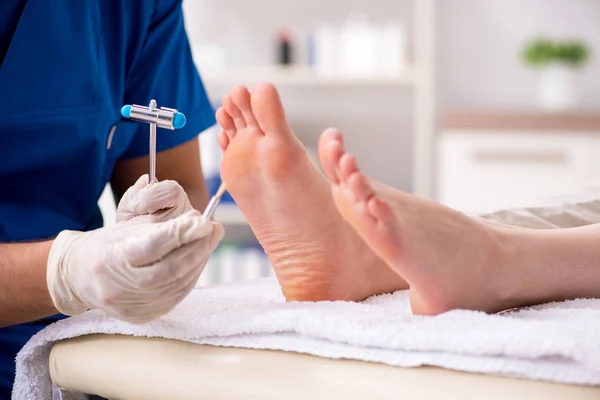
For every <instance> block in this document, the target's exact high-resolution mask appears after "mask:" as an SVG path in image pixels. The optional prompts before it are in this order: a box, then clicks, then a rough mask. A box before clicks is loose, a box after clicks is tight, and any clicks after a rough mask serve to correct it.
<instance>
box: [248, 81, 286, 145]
mask: <svg viewBox="0 0 600 400" xmlns="http://www.w3.org/2000/svg"><path fill="white" fill-rule="evenodd" d="M250 103H251V105H252V110H253V112H254V116H255V117H256V121H257V122H258V125H259V126H260V128H261V129H262V131H263V132H264V133H265V134H267V135H269V134H278V135H281V136H287V137H289V138H292V137H293V136H294V133H293V132H292V130H291V129H290V127H289V124H288V122H287V120H286V118H285V111H284V110H283V104H282V103H281V99H280V97H279V93H278V92H277V89H276V88H275V86H274V85H272V84H269V83H264V84H260V85H257V86H255V87H254V89H252V94H251V96H250Z"/></svg>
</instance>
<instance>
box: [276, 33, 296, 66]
mask: <svg viewBox="0 0 600 400" xmlns="http://www.w3.org/2000/svg"><path fill="white" fill-rule="evenodd" d="M292 52H293V47H292V38H291V34H290V33H289V31H288V30H287V29H285V28H283V29H280V31H279V34H278V35H277V63H278V64H279V65H284V66H288V65H292V64H293V62H294V60H293V54H292Z"/></svg>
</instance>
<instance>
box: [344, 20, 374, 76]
mask: <svg viewBox="0 0 600 400" xmlns="http://www.w3.org/2000/svg"><path fill="white" fill-rule="evenodd" d="M379 36H380V35H378V29H377V27H376V26H375V25H374V24H372V23H371V22H370V21H369V20H368V18H367V16H366V15H362V14H357V15H353V16H351V17H349V18H348V19H347V20H346V22H345V24H344V27H343V29H342V54H343V56H342V59H343V73H344V75H345V76H346V77H347V78H366V77H372V76H374V75H377V73H378V69H379V57H378V54H379V51H378V47H379V46H380V43H379Z"/></svg>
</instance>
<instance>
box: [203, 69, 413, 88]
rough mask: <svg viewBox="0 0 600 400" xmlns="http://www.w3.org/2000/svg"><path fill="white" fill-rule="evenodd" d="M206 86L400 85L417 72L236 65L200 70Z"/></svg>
mask: <svg viewBox="0 0 600 400" xmlns="http://www.w3.org/2000/svg"><path fill="white" fill-rule="evenodd" d="M201 75H202V78H203V81H204V83H205V85H207V86H209V87H215V86H217V87H221V86H228V87H229V86H235V85H255V84H257V83H260V82H271V83H273V84H275V85H276V86H306V87H310V86H317V87H322V86H331V87H354V86H358V87H403V86H412V85H414V84H416V75H415V74H414V73H412V72H410V71H406V72H405V73H403V74H400V75H395V76H392V75H390V76H385V75H383V76H365V77H345V76H343V74H341V73H340V74H328V75H321V74H319V73H318V72H317V71H315V70H314V69H312V68H310V67H306V66H293V67H282V66H263V67H237V68H229V69H227V70H225V71H220V72H210V71H201Z"/></svg>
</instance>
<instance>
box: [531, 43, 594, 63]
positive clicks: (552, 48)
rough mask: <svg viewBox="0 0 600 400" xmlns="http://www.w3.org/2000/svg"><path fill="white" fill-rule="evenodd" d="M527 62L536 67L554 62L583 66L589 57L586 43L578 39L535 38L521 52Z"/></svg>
mask: <svg viewBox="0 0 600 400" xmlns="http://www.w3.org/2000/svg"><path fill="white" fill-rule="evenodd" d="M521 58H522V59H523V61H524V62H525V64H527V65H530V66H532V67H535V68H540V67H544V66H547V65H549V64H552V63H563V64H567V65H570V66H572V67H581V66H582V65H583V64H585V63H586V61H587V60H588V58H589V51H588V48H587V46H586V45H585V43H583V42H581V41H577V40H570V41H564V42H559V41H553V40H550V39H543V38H540V39H535V40H533V41H531V42H530V43H528V44H527V45H526V46H525V47H524V48H523V51H522V53H521Z"/></svg>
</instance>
